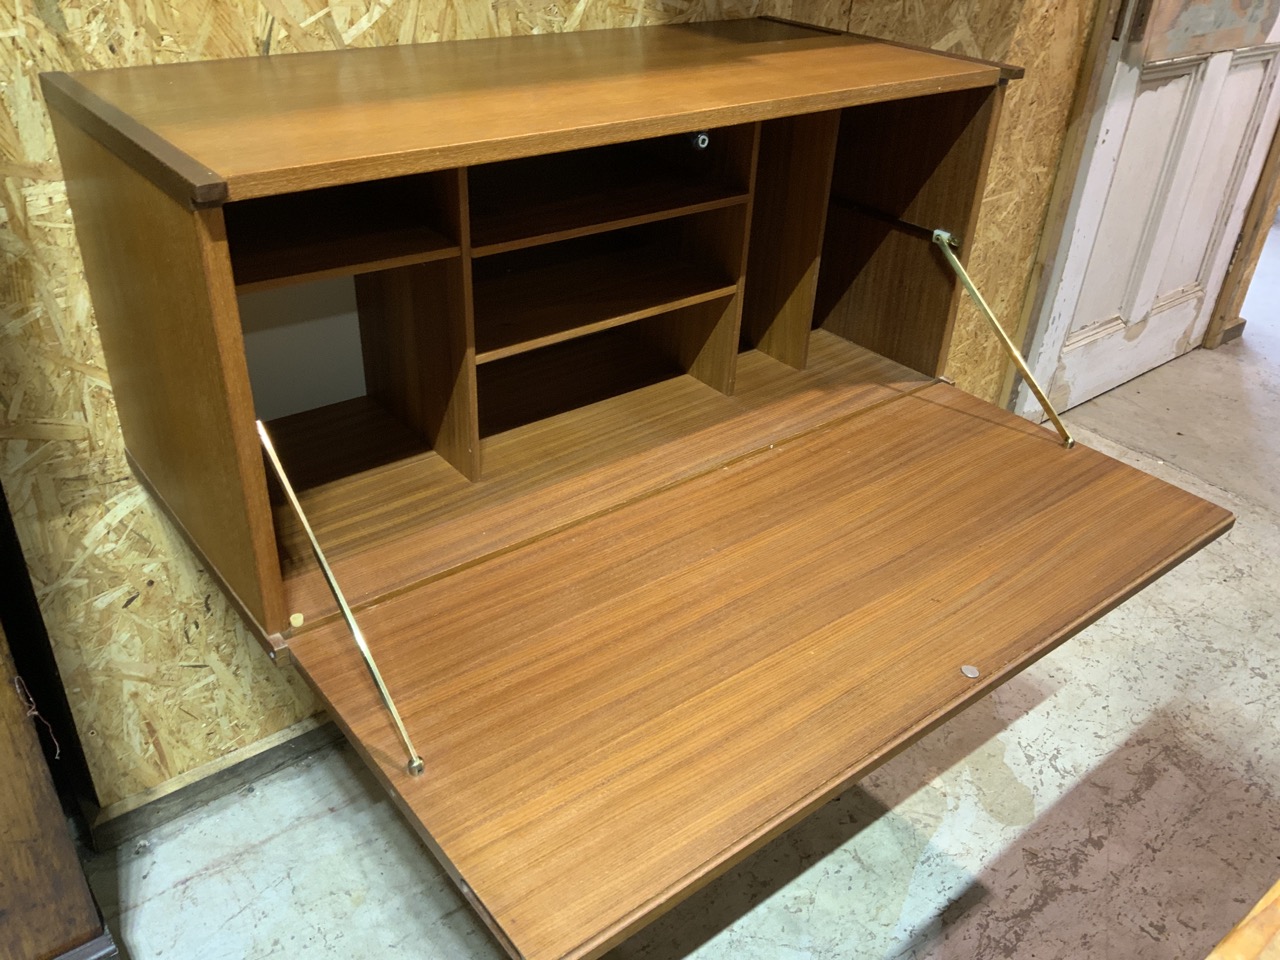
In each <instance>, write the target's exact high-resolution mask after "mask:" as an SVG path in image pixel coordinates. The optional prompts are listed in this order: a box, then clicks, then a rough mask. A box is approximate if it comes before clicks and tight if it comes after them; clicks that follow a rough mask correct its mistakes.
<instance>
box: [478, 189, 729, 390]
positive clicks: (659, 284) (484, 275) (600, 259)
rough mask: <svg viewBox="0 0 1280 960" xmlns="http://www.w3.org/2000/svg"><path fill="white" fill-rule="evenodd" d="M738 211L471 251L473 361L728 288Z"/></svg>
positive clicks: (712, 296) (722, 293)
mask: <svg viewBox="0 0 1280 960" xmlns="http://www.w3.org/2000/svg"><path fill="white" fill-rule="evenodd" d="M745 211H746V208H745V207H743V206H734V207H729V208H725V209H721V210H714V211H710V212H707V213H701V214H695V215H691V216H685V217H679V218H676V219H673V220H667V221H663V222H661V223H652V224H647V225H644V226H639V227H632V228H629V229H625V230H615V231H610V232H608V233H603V234H597V235H593V236H590V237H583V238H579V239H574V240H568V241H561V242H559V243H555V244H550V245H546V246H540V247H533V248H528V249H523V250H519V251H515V252H511V253H506V254H502V255H501V256H495V257H486V258H484V259H481V260H477V261H476V262H475V263H474V265H473V271H474V283H475V328H476V363H477V364H479V365H481V366H483V365H484V364H487V363H491V362H493V361H496V360H502V359H504V358H506V357H511V356H514V355H516V354H519V353H524V352H527V351H529V350H536V349H539V348H542V347H546V346H550V345H551V344H554V343H558V342H561V341H564V340H570V339H573V338H576V337H581V336H586V335H589V334H592V333H596V332H598V331H601V330H605V329H608V328H610V327H617V326H621V325H624V324H629V323H634V322H636V321H639V320H642V319H644V318H646V317H652V316H655V315H658V314H662V313H668V312H671V311H673V310H677V309H680V308H682V307H688V306H693V305H697V304H702V303H706V302H709V301H714V300H719V299H723V298H725V297H728V296H730V295H732V294H735V293H736V292H737V290H738V282H739V277H740V275H741V270H742V250H743V246H744V242H745V229H746V216H745ZM735 335H736V334H735ZM731 352H732V351H730V352H729V353H730V354H731ZM729 379H731V378H729ZM724 382H728V380H725V381H724Z"/></svg>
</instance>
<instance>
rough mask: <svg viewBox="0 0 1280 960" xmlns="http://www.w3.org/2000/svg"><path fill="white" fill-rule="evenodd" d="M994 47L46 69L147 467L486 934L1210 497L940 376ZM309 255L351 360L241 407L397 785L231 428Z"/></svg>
mask: <svg viewBox="0 0 1280 960" xmlns="http://www.w3.org/2000/svg"><path fill="white" fill-rule="evenodd" d="M1017 75H1018V71H1017V70H1015V69H1013V68H1009V67H1005V66H1002V65H999V64H991V63H983V62H978V61H974V60H969V59H965V58H961V57H954V56H947V55H941V54H937V53H933V52H929V51H922V50H916V49H913V48H908V47H904V46H899V45H894V44H889V43H883V42H879V41H875V40H870V39H867V38H863V37H857V36H851V35H846V34H839V33H833V32H829V31H824V30H818V29H816V28H809V27H804V26H801V25H796V24H790V23H786V22H782V21H775V20H768V19H761V20H744V21H731V22H725V23H710V24H690V25H683V26H670V27H651V28H637V29H631V30H610V31H596V32H586V33H578V34H564V35H553V36H539V37H525V38H507V39H497V40H483V41H466V42H455V43H440V44H430V45H421V46H410V47H396V48H380V49H370V50H347V51H341V52H337V53H317V54H298V55H291V56H276V57H269V58H266V57H264V58H252V59H245V60H228V61H216V62H207V63H188V64H176V65H166V66H152V67H141V68H130V69H121V70H110V71H99V72H91V73H82V74H75V75H65V74H46V75H45V76H44V78H43V80H44V87H45V92H46V96H47V98H48V101H49V104H50V107H51V110H52V113H53V118H54V126H55V131H56V134H57V139H58V147H59V152H60V154H61V156H62V162H63V166H64V169H65V171H66V175H67V179H68V189H69V192H70V196H71V202H72V206H73V210H74V214H75V220H76V227H77V231H78V235H79V238H80V244H81V249H82V251H83V254H84V262H85V270H86V273H87V276H88V279H89V282H90V285H91V288H92V291H93V297H94V304H95V308H96V312H97V317H98V321H99V326H100V329H101V333H102V340H103V346H104V349H105V351H106V354H107V359H108V364H109V367H110V372H111V378H112V383H113V386H114V389H115V395H116V400H117V404H118V406H119V410H120V420H121V425H122V427H123V430H124V434H125V439H126V443H127V445H128V449H129V453H130V457H131V460H132V463H133V464H134V467H135V470H136V472H137V474H138V477H139V478H140V479H141V480H142V481H143V482H144V483H145V484H146V485H147V486H148V488H149V489H150V490H151V491H152V492H153V493H154V494H155V496H156V497H157V498H158V500H159V501H160V502H161V503H162V504H164V506H165V508H166V510H167V511H168V512H169V514H170V516H172V517H173V519H174V522H175V523H176V524H177V525H178V527H179V528H180V529H181V530H182V531H183V532H184V534H185V535H186V537H187V538H188V540H189V541H190V542H191V544H192V546H193V548H194V549H195V550H196V551H197V552H198V553H199V555H200V556H201V557H202V558H203V560H204V562H205V563H206V564H207V565H208V566H209V568H210V569H211V570H212V571H214V572H215V574H216V575H217V576H218V578H219V579H220V580H221V582H222V584H223V586H224V588H225V590H226V592H227V594H228V596H229V597H230V598H231V599H232V600H233V601H234V602H235V603H236V605H237V606H238V607H239V609H240V610H241V612H242V613H243V615H244V617H245V619H246V622H248V623H249V624H250V625H251V626H252V627H253V629H254V631H255V632H256V633H257V634H258V635H259V636H260V637H261V638H262V640H263V642H264V643H265V644H266V645H267V647H268V649H269V650H271V651H272V653H273V655H281V654H284V653H286V652H287V653H288V654H289V655H291V656H292V657H293V658H294V659H295V660H296V662H297V664H298V666H299V668H300V669H301V671H302V672H303V674H304V675H305V676H306V677H307V678H308V679H309V680H310V682H311V683H312V684H313V685H314V686H315V688H316V690H317V691H318V692H319V694H320V696H321V697H323V698H324V700H325V701H326V703H327V704H328V705H329V707H330V708H331V710H332V711H333V714H334V716H335V717H336V718H337V719H338V721H339V723H340V724H342V725H343V727H344V729H345V730H346V732H347V734H348V735H349V737H350V738H351V739H352V741H353V742H354V743H355V745H356V746H357V747H358V748H359V750H360V751H361V753H362V754H363V756H364V757H365V759H366V760H367V761H368V762H369V763H370V765H371V766H372V767H373V769H374V770H375V771H376V772H377V773H378V774H379V776H380V778H381V779H382V781H383V783H384V784H385V785H386V787H387V789H388V791H389V792H390V794H391V795H392V796H393V797H394V798H395V799H396V801H397V802H398V803H399V804H400V806H401V808H402V809H403V811H404V813H405V815H406V817H407V818H408V819H409V820H410V821H411V822H412V823H413V824H414V825H415V827H416V828H417V829H418V831H419V833H420V835H421V836H422V837H423V839H424V841H425V842H426V844H427V845H428V846H429V847H430V848H431V850H432V851H433V853H434V854H435V855H436V856H437V857H438V858H439V860H440V862H441V863H442V864H443V865H444V866H445V867H446V869H447V870H448V871H449V872H450V874H451V875H452V876H453V877H454V879H455V880H456V881H457V883H458V885H459V887H460V889H461V890H462V891H463V893H464V894H465V895H466V896H467V898H468V899H469V900H470V901H471V903H472V904H473V905H474V906H475V908H476V909H477V911H478V912H479V913H480V915H481V916H482V917H483V918H484V919H485V921H486V922H487V924H488V925H489V927H490V928H491V929H492V931H493V932H494V934H495V936H496V937H497V938H498V939H499V940H500V941H501V942H502V943H503V944H504V946H505V947H506V948H507V949H508V950H509V951H510V953H511V954H512V956H515V957H527V958H531V960H534V958H536V960H551V958H566V957H572V958H581V957H594V956H598V955H599V954H600V953H602V952H603V951H604V950H606V949H608V947H610V946H611V945H613V944H615V943H617V942H619V941H620V940H621V939H623V938H625V937H626V936H627V935H628V934H630V933H631V932H633V931H634V930H636V929H638V928H639V927H640V926H642V925H643V924H644V923H646V922H647V921H648V920H650V919H652V918H653V917H655V916H656V915H658V914H660V913H662V912H663V911H664V910H665V909H667V908H668V907H670V906H671V905H672V904H674V903H676V902H678V901H679V900H680V899H681V898H682V897H684V896H686V895H687V894H689V893H690V892H692V891H693V890H696V889H697V888H698V887H700V886H702V885H703V884H705V883H706V882H707V881H708V880H709V879H710V878H712V877H714V876H715V875H717V874H718V873H720V872H722V871H723V870H724V869H726V868H727V867H728V866H729V865H731V864H732V863H734V862H736V861H737V860H739V859H740V858H742V857H743V856H745V855H746V854H747V853H749V852H750V851H751V850H753V849H755V848H757V847H759V846H760V845H761V844H763V843H764V842H766V841H767V840H769V839H770V838H771V837H773V836H776V835H777V834H778V833H779V832H781V831H783V830H785V829H786V828H787V827H788V826H789V825H791V824H793V823H795V822H797V821H798V820H799V819H800V818H802V817H804V816H805V815H806V814H807V813H808V812H810V811H811V810H812V809H814V808H815V807H816V806H818V805H820V804H822V803H824V802H826V801H827V800H828V799H830V798H831V797H833V796H834V795H836V794H837V793H839V792H840V791H841V790H842V789H844V788H845V787H847V786H848V785H849V784H850V783H852V782H854V781H855V780H857V779H858V777H860V776H861V775H862V774H864V773H865V772H867V771H868V770H869V769H871V768H872V767H874V766H875V765H876V764H877V763H879V762H881V761H883V760H884V759H885V758H887V757H889V756H891V755H892V754H893V753H895V752H896V751H897V750H899V749H901V748H902V747H903V746H905V745H907V744H909V743H910V742H912V741H913V740H914V739H915V738H917V737H919V736H920V735H921V734H923V733H924V732H926V731H927V730H929V729H931V728H932V727H934V726H936V725H937V724H938V723H940V722H942V721H943V720H944V719H946V718H947V717H948V716H950V715H952V714H953V713H954V712H956V711H957V710H959V709H961V708H963V707H964V706H965V705H966V704H967V703H969V702H971V701H973V700H974V699H976V698H977V697H980V696H981V695H982V694H983V693H985V692H987V691H988V690H990V689H991V688H992V687H993V686H995V685H997V684H999V683H1001V682H1002V681H1003V680H1005V679H1007V678H1008V677H1009V676H1011V675H1013V674H1014V673H1016V672H1017V671H1018V670H1020V669H1022V668H1023V667H1025V666H1026V665H1027V664H1029V663H1031V662H1032V661H1034V660H1035V659H1036V658H1037V657H1039V656H1040V655H1042V654H1043V653H1045V652H1046V651H1048V650H1050V649H1052V648H1053V647H1054V646H1055V645H1056V644H1058V643H1060V642H1062V641H1063V640H1065V639H1066V638H1068V637H1070V636H1071V635H1073V634H1074V633H1076V632H1078V631H1079V630H1080V629H1082V628H1083V627H1084V626H1086V625H1087V624H1089V623H1090V622H1092V621H1093V620H1095V619H1097V618H1098V617H1100V616H1101V615H1102V614H1103V613H1105V612H1106V611H1107V610H1109V609H1111V608H1112V607H1114V606H1115V605H1116V604H1118V603H1120V602H1121V601H1123V600H1124V599H1125V598H1126V597H1128V596H1129V595H1131V594H1132V593H1133V592H1135V591H1136V590H1138V589H1140V588H1141V587H1142V586H1143V585H1145V584H1146V583H1148V582H1150V581H1151V580H1152V579H1154V578H1155V577H1158V576H1159V575H1160V574H1161V573H1163V572H1164V571H1166V570H1168V569H1169V568H1170V567H1172V566H1173V565H1174V564H1176V563H1178V562H1179V561H1181V560H1182V559H1184V558H1185V557H1187V556H1188V555H1190V554H1191V553H1193V552H1194V551H1196V550H1197V549H1199V548H1200V547H1201V546H1203V545H1204V544H1206V543H1208V542H1209V541H1211V540H1212V539H1214V538H1215V537H1217V536H1219V535H1220V534H1222V533H1223V532H1225V531H1226V530H1227V529H1228V528H1229V527H1230V525H1231V522H1232V518H1231V516H1230V514H1228V513H1227V512H1226V511H1224V510H1222V509H1220V508H1218V507H1216V506H1213V505H1212V504H1209V503H1206V502H1204V501H1203V500H1200V499H1198V498H1196V497H1194V496H1191V495H1189V494H1187V493H1184V492H1182V491H1180V490H1177V489H1175V488H1173V487H1171V486H1169V485H1167V484H1165V483H1163V482H1161V481H1158V480H1156V479H1154V478H1151V477H1149V476H1146V475H1144V474H1142V473H1140V472H1138V471H1136V470H1133V469H1131V468H1129V467H1126V466H1124V465H1122V464H1120V463H1117V462H1116V461H1114V460H1111V459H1109V458H1107V457H1105V456H1103V455H1101V454H1099V453H1097V452H1095V451H1092V450H1088V449H1084V448H1080V447H1077V448H1076V449H1070V450H1068V449H1064V448H1063V447H1062V446H1061V445H1060V444H1059V442H1058V439H1057V437H1056V436H1055V435H1053V434H1051V433H1049V432H1047V431H1045V430H1044V429H1042V428H1041V427H1039V426H1036V425H1033V424H1031V423H1028V422H1026V421H1023V420H1020V419H1018V418H1016V417H1014V416H1012V415H1011V414H1009V413H1007V412H1005V411H1003V410H1000V409H997V408H995V407H993V406H991V405H990V404H987V403H983V402H981V401H978V400H976V399H974V398H972V397H969V396H966V395H965V394H963V393H961V392H960V391H958V390H956V389H955V388H954V387H952V386H949V385H947V384H946V383H944V382H941V381H940V379H939V377H940V375H941V373H942V371H943V366H944V363H945V360H946V355H947V349H948V341H949V337H950V332H951V326H952V323H953V320H954V317H955V311H956V305H957V302H958V298H959V296H960V295H961V294H960V291H959V289H958V287H957V285H956V283H955V282H954V278H953V276H952V274H951V273H950V271H949V269H948V268H947V265H946V262H945V260H944V259H943V257H942V255H941V253H940V251H939V250H937V249H936V248H935V247H934V245H933V244H932V243H931V242H930V240H929V235H930V232H931V231H932V230H933V229H935V228H941V229H946V230H948V231H950V232H951V233H952V234H953V235H955V236H958V237H960V238H962V240H963V238H966V237H968V236H970V235H971V233H972V231H973V229H974V225H975V223H976V218H977V209H978V205H979V201H980V198H981V195H982V186H983V180H984V176H985V168H986V164H987V160H988V157H989V154H990V150H991V143H992V132H993V130H994V128H995V124H996V122H997V119H998V116H999V112H1000V103H1001V99H1002V96H1003V92H1004V84H1005V83H1006V82H1007V81H1008V80H1009V79H1011V78H1016V76H1017ZM960 255H961V257H962V258H963V256H964V245H963V242H962V244H961V248H960ZM334 277H349V278H353V279H351V280H350V281H349V282H350V283H351V284H352V285H353V286H354V297H355V302H356V304H357V312H358V320H357V321H355V322H356V323H357V324H358V340H353V342H358V344H359V349H358V352H359V354H360V357H361V359H360V361H359V365H360V368H361V372H362V376H363V383H364V387H363V392H361V393H359V394H358V395H354V396H350V397H345V398H341V399H339V400H337V401H335V402H332V403H325V404H322V405H319V406H316V407H313V408H308V409H303V410H300V411H295V412H290V413H288V414H287V415H282V416H279V417H275V418H273V419H272V422H271V423H270V424H269V425H268V428H269V430H270V431H271V433H272V435H273V436H274V438H275V443H276V446H277V447H278V449H279V451H280V454H281V458H282V460H283V462H284V464H285V467H286V469H287V471H288V473H289V475H290V476H291V478H292V479H293V481H294V483H295V485H296V486H297V487H298V488H299V490H300V495H301V500H302V503H303V505H304V507H305V509H306V512H307V515H308V516H309V517H310V519H311V522H312V525H313V526H314V528H315V530H316V534H317V536H318V538H319V540H320V542H321V544H322V545H323V547H324V550H325V552H326V553H327V555H328V557H329V559H330V561H331V563H332V565H333V568H334V571H335V573H336V575H337V578H338V580H339V581H340V582H341V584H342V586H343V589H344V590H345V592H346V594H347V596H348V597H349V599H350V600H351V603H352V606H353V607H354V610H355V614H356V616H357V617H358V619H359V621H360V624H361V627H362V628H363V631H364V633H365V635H366V636H367V637H368V641H369V645H370V647H371V649H372V652H373V654H374V656H375V657H376V659H377V661H378V663H379V665H380V666H381V668H382V673H383V674H384V676H385V677H386V681H387V685H388V687H389V688H390V691H391V693H392V695H393V696H394V699H395V701H396V703H397V704H398V705H399V708H400V711H401V713H402V715H403V717H404V721H405V724H406V726H407V729H408V731H409V732H410V733H411V734H412V736H413V740H414V741H415V744H416V746H417V748H418V750H419V752H420V754H421V756H422V759H423V760H424V762H425V773H424V774H423V775H421V776H416V777H415V776H412V775H411V774H410V773H409V772H407V771H406V769H405V760H406V756H405V753H404V749H403V747H402V745H401V743H400V741H399V740H398V738H397V734H396V731H395V728H394V726H393V723H392V721H391V719H390V717H389V715H388V713H387V711H386V710H385V709H384V708H383V705H382V703H381V702H380V700H379V698H378V695H377V691H376V689H375V687H374V683H373V681H372V679H371V678H370V675H369V673H368V672H367V671H366V670H365V668H364V665H363V663H362V661H361V658H360V655H359V653H358V651H357V649H356V647H355V645H354V644H353V642H352V637H351V633H350V631H349V630H348V628H347V625H346V624H345V622H344V621H343V620H342V619H341V617H340V616H339V615H338V607H337V605H336V604H335V601H334V599H333V597H332V595H331V594H330V592H329V590H328V589H327V587H326V584H325V581H324V579H323V578H322V577H321V575H320V572H319V570H318V567H317V564H316V562H315V560H314V559H313V557H312V556H311V554H310V552H309V549H308V545H307V541H306V540H305V538H304V536H303V534H302V530H301V528H300V526H299V524H298V522H297V520H296V518H295V517H294V516H293V515H292V514H291V513H290V511H289V509H288V507H287V505H286V504H285V503H284V501H283V499H282V498H281V497H280V495H279V491H278V490H277V489H276V488H275V485H274V482H269V481H268V474H267V472H266V471H265V469H264V464H263V458H262V455H261V451H260V448H259V445H258V439H257V437H256V434H255V425H254V421H255V418H256V417H257V416H258V415H259V411H258V407H261V406H262V405H263V403H262V398H261V391H262V382H261V380H259V382H258V383H257V384H256V385H255V384H251V379H250V376H249V372H248V370H249V366H248V363H247V359H246V356H247V353H252V350H247V348H246V338H245V336H244V334H243V331H242V320H241V313H242V310H241V308H242V305H243V303H244V302H245V301H244V299H243V298H245V297H246V296H250V295H251V294H252V293H253V292H254V291H264V290H273V289H277V288H286V287H293V286H295V285H303V284H306V283H309V282H312V281H316V280H319V279H323V278H330V279H331V278H334ZM343 282H348V281H343ZM353 336H354V335H353ZM255 386H256V387H257V392H258V396H257V398H255ZM962 667H966V668H976V670H975V669H968V670H967V671H966V672H962V670H961V668H962ZM974 673H976V676H971V675H970V674H974Z"/></svg>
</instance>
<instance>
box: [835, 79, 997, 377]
mask: <svg viewBox="0 0 1280 960" xmlns="http://www.w3.org/2000/svg"><path fill="white" fill-rule="evenodd" d="M998 98H999V94H998V93H997V92H996V91H993V90H990V89H982V88H978V89H973V90H959V91H954V92H950V93H939V94H933V95H930V96H926V97H911V98H908V99H905V100H893V101H887V102H884V103H871V104H865V105H862V106H857V107H849V108H847V109H845V110H843V111H842V114H841V117H840V124H839V133H838V139H837V143H836V151H835V162H834V166H833V170H832V174H831V187H830V202H829V204H828V206H827V210H826V220H827V225H826V234H825V238H824V239H823V247H822V250H823V254H822V270H821V272H820V274H819V277H818V285H817V295H816V304H815V308H814V314H813V324H814V326H818V327H822V328H823V329H825V330H830V331H831V332H833V333H836V334H838V335H840V336H842V337H845V338H847V339H849V340H852V341H853V342H854V343H857V344H859V345H861V346H864V347H867V348H868V349H870V350H874V351H876V352H877V353H879V354H881V355H883V356H885V357H888V358H889V359H891V360H895V361H897V362H898V363H901V364H905V365H906V366H908V367H911V368H912V369H914V370H919V371H920V372H922V373H926V374H929V375H938V374H941V373H942V372H943V367H944V365H945V362H946V357H947V352H948V349H949V345H950V339H951V328H952V323H953V322H954V319H955V313H956V307H957V305H958V302H959V298H960V295H961V294H960V288H959V286H958V285H957V284H956V282H955V276H954V274H953V273H952V272H951V269H950V268H949V267H948V265H947V263H946V260H945V258H944V257H943V256H942V253H941V251H939V250H938V249H937V248H936V247H935V246H934V244H933V243H932V240H931V238H932V234H933V231H934V230H936V229H943V230H947V231H949V232H950V233H951V234H952V236H954V237H956V238H957V239H958V240H959V241H960V243H961V246H960V250H959V256H960V258H961V260H964V259H966V258H967V256H968V245H967V242H966V241H967V239H968V238H969V237H970V236H971V235H972V232H973V228H974V226H975V225H976V220H977V211H978V207H979V204H980V202H981V199H982V195H981V187H982V184H983V183H984V181H985V178H986V166H987V163H988V161H989V159H990V150H991V142H990V136H989V134H990V130H991V127H992V124H993V123H994V120H995V111H996V109H997V106H998V103H999V100H998ZM869 143H874V144H875V145H876V149H875V150H868V149H867V144H869Z"/></svg>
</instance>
